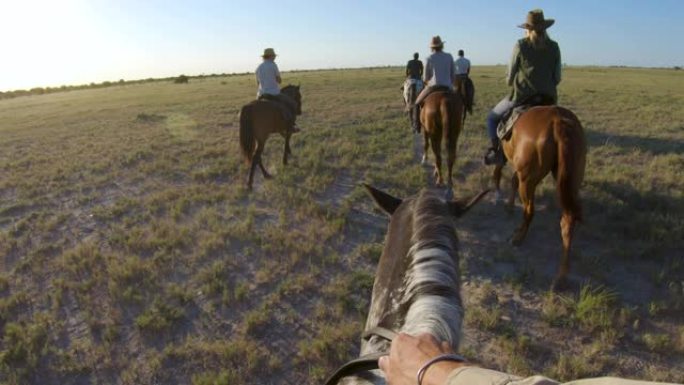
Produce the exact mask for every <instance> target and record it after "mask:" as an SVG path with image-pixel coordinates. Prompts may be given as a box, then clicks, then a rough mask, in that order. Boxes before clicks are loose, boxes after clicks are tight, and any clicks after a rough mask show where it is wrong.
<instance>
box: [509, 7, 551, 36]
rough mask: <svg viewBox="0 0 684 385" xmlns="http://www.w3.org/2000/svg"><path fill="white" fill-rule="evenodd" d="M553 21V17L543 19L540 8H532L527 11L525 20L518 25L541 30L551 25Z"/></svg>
mask: <svg viewBox="0 0 684 385" xmlns="http://www.w3.org/2000/svg"><path fill="white" fill-rule="evenodd" d="M555 22H556V20H554V19H544V11H542V10H541V9H533V10H531V11H530V12H528V13H527V20H525V22H524V23H523V24H520V25H519V26H518V27H519V28H525V29H533V30H536V31H543V30H545V29H547V28H549V27H550V26H552V25H553V23H555Z"/></svg>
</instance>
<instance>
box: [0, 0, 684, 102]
mask: <svg viewBox="0 0 684 385" xmlns="http://www.w3.org/2000/svg"><path fill="white" fill-rule="evenodd" d="M538 7H541V8H543V9H544V13H545V15H546V17H547V18H554V19H556V24H555V25H554V26H553V27H551V29H550V30H549V33H550V35H551V37H552V38H553V39H555V40H556V41H558V43H559V44H560V47H561V52H562V56H563V62H565V63H568V64H571V65H586V64H591V65H628V66H654V67H671V66H675V65H677V66H682V65H684V43H682V37H683V36H684V23H682V19H684V0H651V1H646V0H572V1H570V0H536V1H528V0H515V1H512V0H468V1H463V0H445V1H432V2H424V1H403V0H377V1H376V0H365V1H364V0H317V1H314V0H299V1H297V0H278V1H275V0H248V1H247V0H244V1H243V0H194V1H181V0H0V36H1V38H0V39H1V40H0V41H1V42H2V45H0V47H1V49H2V56H1V57H0V91H6V90H10V89H27V88H31V87H36V86H59V85H63V84H84V83H90V82H102V81H105V80H110V81H116V80H119V79H126V80H132V79H141V78H148V77H166V76H176V75H179V74H181V73H184V74H188V75H197V74H201V73H205V74H211V73H230V72H244V71H253V70H254V68H255V67H256V66H257V65H258V63H259V61H260V57H259V56H260V54H261V53H262V52H263V49H264V48H266V47H273V48H275V50H276V52H277V53H278V55H279V56H278V59H277V63H278V65H279V66H280V68H281V70H288V69H314V68H330V67H361V66H375V65H401V64H404V63H405V62H406V60H408V59H410V56H411V54H412V53H413V52H416V51H417V52H419V53H420V55H421V57H425V55H427V54H428V51H429V50H428V47H427V46H428V42H429V41H430V37H431V36H433V35H437V34H439V35H441V37H442V38H443V39H444V40H446V42H447V43H446V47H445V50H446V51H447V52H452V53H454V54H455V52H456V51H457V50H458V49H459V48H462V49H464V50H465V51H466V56H467V57H469V58H470V59H471V60H472V62H473V65H478V64H497V63H506V62H507V61H508V58H509V55H510V53H511V48H512V46H513V43H514V42H515V40H516V39H518V38H519V37H521V36H522V30H520V29H518V28H516V25H518V24H520V23H522V22H523V21H524V19H525V15H526V13H527V11H528V10H530V9H533V8H538Z"/></svg>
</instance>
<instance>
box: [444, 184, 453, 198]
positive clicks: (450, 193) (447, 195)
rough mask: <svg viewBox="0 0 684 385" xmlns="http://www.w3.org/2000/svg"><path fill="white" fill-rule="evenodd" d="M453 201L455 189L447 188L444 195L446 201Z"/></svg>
mask: <svg viewBox="0 0 684 385" xmlns="http://www.w3.org/2000/svg"><path fill="white" fill-rule="evenodd" d="M452 199H454V189H453V188H451V187H449V188H447V190H446V192H445V193H444V200H445V201H450V200H452Z"/></svg>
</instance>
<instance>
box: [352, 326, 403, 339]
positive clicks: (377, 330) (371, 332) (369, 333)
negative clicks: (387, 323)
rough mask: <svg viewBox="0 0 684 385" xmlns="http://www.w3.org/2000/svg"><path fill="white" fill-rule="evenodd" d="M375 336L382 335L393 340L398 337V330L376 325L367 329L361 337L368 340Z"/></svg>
mask: <svg viewBox="0 0 684 385" xmlns="http://www.w3.org/2000/svg"><path fill="white" fill-rule="evenodd" d="M373 336H378V337H382V338H384V339H386V340H387V341H389V342H392V340H394V339H395V338H396V337H397V332H395V331H394V330H390V329H387V328H383V327H382V326H376V327H374V328H370V329H368V330H366V331H365V332H363V334H362V335H361V337H362V338H363V339H364V340H366V341H368V340H369V339H370V338H371V337H373Z"/></svg>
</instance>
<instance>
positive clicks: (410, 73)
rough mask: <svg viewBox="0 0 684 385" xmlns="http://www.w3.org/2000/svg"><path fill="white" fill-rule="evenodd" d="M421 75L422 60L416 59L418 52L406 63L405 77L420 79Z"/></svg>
mask: <svg viewBox="0 0 684 385" xmlns="http://www.w3.org/2000/svg"><path fill="white" fill-rule="evenodd" d="M422 76H423V62H422V61H420V60H418V52H416V53H414V54H413V60H409V61H408V63H406V77H407V78H408V79H414V80H420V78H421V77H422Z"/></svg>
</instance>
